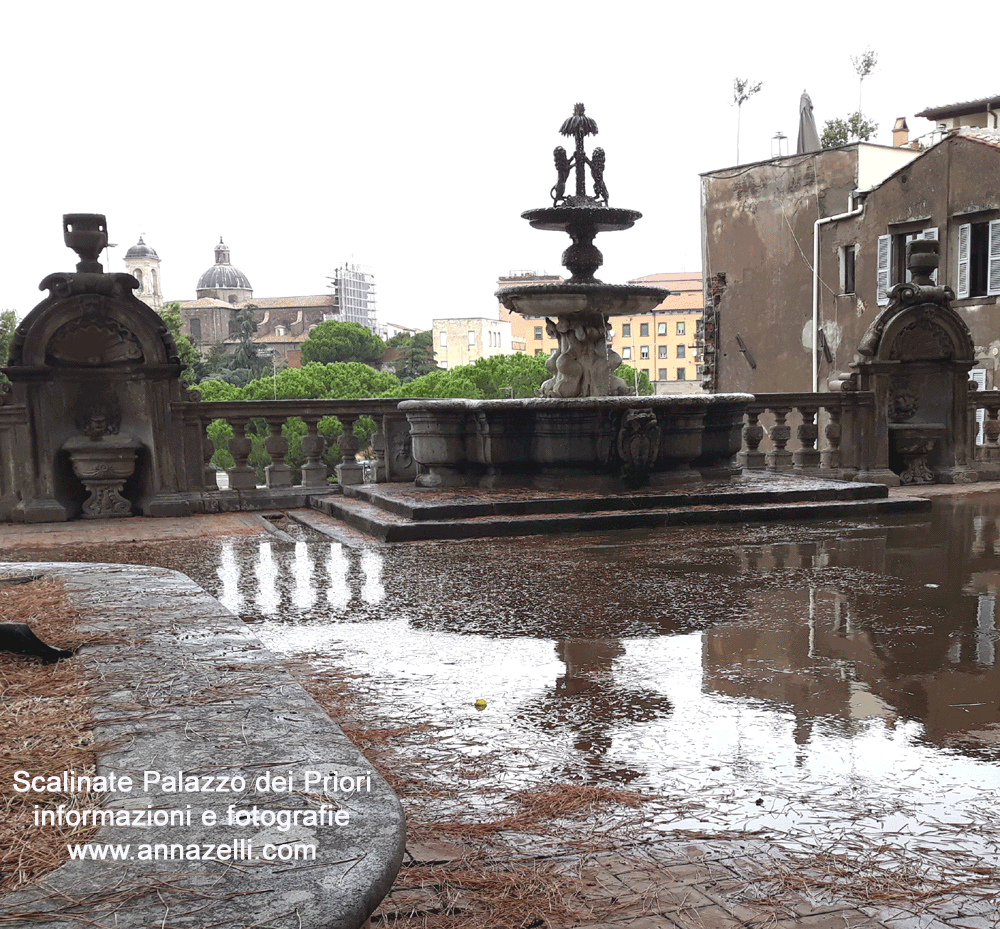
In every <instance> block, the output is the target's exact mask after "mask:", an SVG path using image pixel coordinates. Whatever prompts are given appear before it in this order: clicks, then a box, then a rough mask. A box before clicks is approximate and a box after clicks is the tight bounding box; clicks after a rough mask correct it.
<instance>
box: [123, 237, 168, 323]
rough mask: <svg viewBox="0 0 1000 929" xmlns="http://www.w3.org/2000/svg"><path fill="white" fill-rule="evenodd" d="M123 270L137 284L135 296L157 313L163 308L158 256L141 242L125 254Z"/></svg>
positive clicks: (140, 239)
mask: <svg viewBox="0 0 1000 929" xmlns="http://www.w3.org/2000/svg"><path fill="white" fill-rule="evenodd" d="M125 270H126V271H128V273H129V274H131V275H132V277H134V278H135V279H136V280H137V281H138V282H139V288H138V289H137V290H136V292H135V295H136V296H137V297H138V298H139V299H140V300H141V301H142V302H143V303H145V304H146V306H148V307H150V308H151V309H154V310H156V311H157V312H159V311H160V310H161V309H162V308H163V291H162V290H161V288H160V256H159V255H157V254H156V252H155V251H154V250H153V249H151V248H150V247H149V246H148V245H147V244H146V243H145V242H143V241H142V236H139V241H138V242H137V243H136V244H135V245H133V246H132V247H131V248H130V249H129V250H128V251H127V252H126V253H125Z"/></svg>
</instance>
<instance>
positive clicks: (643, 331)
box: [639, 323, 649, 339]
mask: <svg viewBox="0 0 1000 929" xmlns="http://www.w3.org/2000/svg"><path fill="white" fill-rule="evenodd" d="M639 338H640V339H648V338H649V323H639Z"/></svg>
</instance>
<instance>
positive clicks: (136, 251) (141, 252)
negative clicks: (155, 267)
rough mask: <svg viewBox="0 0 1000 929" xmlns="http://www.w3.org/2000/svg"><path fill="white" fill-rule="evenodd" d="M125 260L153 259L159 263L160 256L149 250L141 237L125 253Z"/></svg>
mask: <svg viewBox="0 0 1000 929" xmlns="http://www.w3.org/2000/svg"><path fill="white" fill-rule="evenodd" d="M125 257H126V258H155V259H156V260H157V261H159V259H160V256H159V255H157V254H156V252H155V251H154V250H153V249H151V248H150V247H149V246H148V245H147V244H146V243H145V242H143V241H142V236H139V241H138V242H136V244H135V245H133V246H132V247H131V248H130V249H129V250H128V251H127V252H125Z"/></svg>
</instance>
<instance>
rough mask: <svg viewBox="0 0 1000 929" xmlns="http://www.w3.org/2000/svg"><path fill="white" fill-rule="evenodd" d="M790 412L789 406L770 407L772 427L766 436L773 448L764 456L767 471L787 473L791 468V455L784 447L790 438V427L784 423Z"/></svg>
mask: <svg viewBox="0 0 1000 929" xmlns="http://www.w3.org/2000/svg"><path fill="white" fill-rule="evenodd" d="M791 411H792V408H791V407H790V406H776V407H771V412H772V413H773V414H774V425H773V426H772V427H771V428H770V429H769V430H768V432H767V434H768V436H769V437H770V439H771V444H772V445H773V446H774V447H773V448H772V449H771V451H769V452H768V453H767V455H766V456H765V458H766V460H767V469H768V470H769V471H787V470H788V469H790V468H791V467H792V453H791V452H790V451H788V450H787V449H786V448H785V446H786V445H788V440H789V439H790V438H791V437H792V427H791V426H789V425H788V424H787V423H786V422H785V418H786V417H787V416H788V414H789V413H790V412H791Z"/></svg>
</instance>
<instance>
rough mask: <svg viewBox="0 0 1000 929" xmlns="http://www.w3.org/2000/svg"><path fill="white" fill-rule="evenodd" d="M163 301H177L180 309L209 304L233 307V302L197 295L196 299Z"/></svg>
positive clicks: (166, 301)
mask: <svg viewBox="0 0 1000 929" xmlns="http://www.w3.org/2000/svg"><path fill="white" fill-rule="evenodd" d="M164 303H177V304H179V305H180V308H181V309H182V310H202V309H207V308H208V307H211V306H224V307H225V308H226V309H228V310H231V309H233V308H234V307H233V304H231V303H227V302H226V301H225V300H217V299H216V298H215V297H199V298H198V299H197V300H164Z"/></svg>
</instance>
